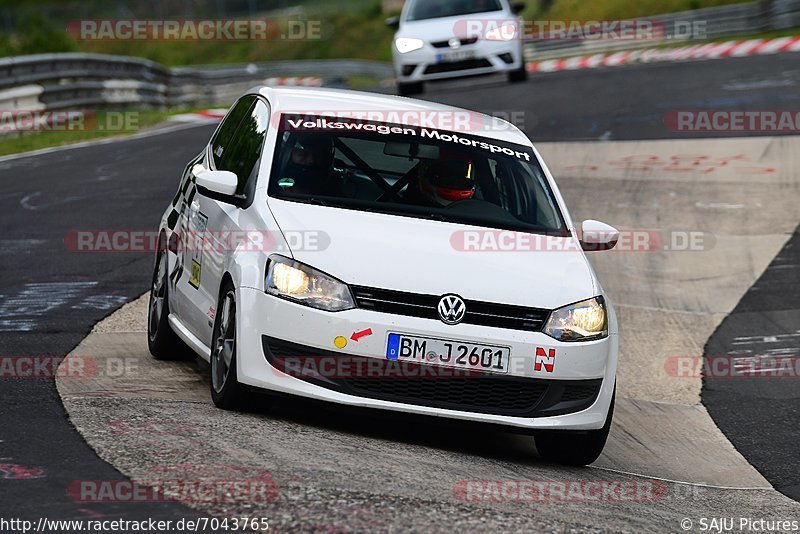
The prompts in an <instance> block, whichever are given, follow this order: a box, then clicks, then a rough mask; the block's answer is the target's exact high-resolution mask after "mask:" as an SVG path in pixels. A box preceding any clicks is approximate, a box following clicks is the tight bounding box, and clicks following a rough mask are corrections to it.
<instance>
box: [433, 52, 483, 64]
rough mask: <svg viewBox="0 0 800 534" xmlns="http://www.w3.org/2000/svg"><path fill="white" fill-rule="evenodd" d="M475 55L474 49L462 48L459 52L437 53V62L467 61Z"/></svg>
mask: <svg viewBox="0 0 800 534" xmlns="http://www.w3.org/2000/svg"><path fill="white" fill-rule="evenodd" d="M474 57H475V52H473V51H472V50H460V51H458V52H448V53H446V54H436V62H437V63H452V62H453V61H465V60H467V59H472V58H474Z"/></svg>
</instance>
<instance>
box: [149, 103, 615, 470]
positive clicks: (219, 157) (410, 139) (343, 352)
mask: <svg viewBox="0 0 800 534" xmlns="http://www.w3.org/2000/svg"><path fill="white" fill-rule="evenodd" d="M298 110H304V111H302V112H299V111H298ZM308 110H318V112H317V111H308ZM322 110H325V111H324V112H323V111H322ZM335 110H342V112H343V113H342V114H341V115H347V116H334V115H335V113H334V112H335ZM386 110H391V112H389V115H385V114H386V113H387V111H386ZM345 111H346V113H344V112H345ZM467 113H468V114H469V117H470V120H469V121H465V122H463V123H461V127H460V128H458V129H455V128H453V129H447V128H438V127H437V128H434V127H430V126H429V125H423V124H420V123H419V121H417V120H416V119H413V117H417V118H418V117H420V114H424V115H425V116H426V117H428V118H430V117H431V116H439V117H445V116H452V115H453V114H461V116H463V114H467ZM431 114H433V115H431ZM377 116H383V117H386V118H387V120H384V121H376V120H374V119H375V117H377ZM363 117H370V118H369V120H367V119H366V118H363ZM159 235H160V238H159V249H158V253H157V255H156V261H155V269H154V275H153V286H152V292H151V297H150V305H149V318H148V319H149V320H148V339H149V347H150V351H151V353H152V354H153V355H154V356H155V357H156V358H159V359H171V358H179V357H181V356H182V355H185V354H186V353H187V352H188V351H186V347H187V346H188V348H190V349H191V350H192V351H194V352H195V353H197V354H199V355H200V356H201V357H202V358H204V359H206V360H208V361H209V362H210V368H211V396H212V399H213V401H214V403H215V404H216V405H217V406H219V407H221V408H225V409H232V408H236V407H241V406H242V405H243V404H242V403H245V402H266V401H267V400H268V397H269V396H256V397H253V396H252V395H249V394H248V393H249V392H251V391H253V390H262V391H269V392H273V393H275V392H281V393H289V394H294V395H300V396H304V397H310V398H313V399H319V400H323V401H328V402H333V403H339V404H344V405H352V406H360V407H369V408H380V409H384V410H394V411H398V412H406V413H412V414H421V415H428V416H438V417H445V418H450V419H459V420H466V421H474V422H482V423H491V424H497V425H504V426H505V427H510V428H514V429H517V430H521V431H523V432H525V433H532V434H533V435H534V436H535V439H536V445H537V449H538V451H539V454H540V455H541V456H542V457H544V458H546V459H549V460H553V461H558V462H563V463H568V464H576V465H583V464H588V463H591V462H593V461H594V460H595V459H596V458H597V457H598V455H599V454H600V452H601V451H602V449H603V446H604V444H605V441H606V437H607V435H608V431H609V427H610V424H611V418H612V413H613V399H614V391H615V374H616V368H617V345H618V335H617V321H616V316H615V314H614V310H613V308H612V306H611V304H610V302H609V300H608V299H607V298H606V297H605V296H604V295H603V290H602V289H601V287H600V284H599V282H598V280H597V278H596V276H595V274H594V272H593V270H592V268H591V266H590V265H589V262H588V261H587V258H586V255H585V252H584V250H588V249H592V250H605V249H609V248H611V247H613V246H614V245H615V243H616V241H617V239H618V233H617V232H616V230H614V229H613V228H611V227H610V226H607V225H604V224H602V223H599V222H597V221H585V222H584V223H583V224H582V227H581V229H580V230H578V229H576V227H575V225H574V224H573V222H572V220H571V219H570V216H569V213H568V212H567V209H566V207H565V205H564V201H563V199H562V197H561V195H560V193H559V191H558V188H557V187H556V183H555V181H554V179H553V177H552V176H551V174H550V172H549V171H548V169H547V167H546V166H545V164H544V163H543V162H542V160H541V158H540V156H539V154H538V152H537V151H536V150H535V148H534V147H533V145H532V144H531V142H530V141H529V140H528V138H527V137H526V136H525V135H524V134H523V133H522V132H521V131H519V130H518V129H517V128H515V127H513V126H512V125H510V124H508V123H506V122H503V121H500V120H499V119H495V118H491V117H488V116H484V115H480V114H475V113H470V112H465V111H464V110H458V109H456V108H450V107H447V106H441V105H437V104H431V103H428V102H421V101H415V100H411V99H405V98H400V97H393V96H383V95H373V94H368V93H357V92H349V91H337V90H327V89H302V88H295V89H289V88H281V89H277V88H267V87H264V88H256V89H254V90H252V91H250V92H248V93H247V94H245V95H244V96H242V97H241V98H240V99H239V100H238V101H237V102H236V103H235V104H234V105H233V107H232V108H231V110H230V111H229V112H228V114H227V115H226V116H225V118H224V119H223V121H222V122H221V124H220V125H219V127H218V128H217V130H216V132H215V133H214V135H213V137H212V138H211V140H210V142H209V143H208V145H207V146H206V147H205V148H204V149H203V151H202V153H201V154H200V155H199V156H197V157H196V158H195V159H194V160H193V161H191V162H190V163H189V165H188V166H187V167H186V170H185V172H184V174H183V178H182V180H181V182H180V187H179V190H178V193H177V194H176V196H175V198H174V200H173V202H172V204H171V205H170V206H169V208H168V209H167V211H166V212H165V213H164V216H163V218H162V220H161V225H160V234H159ZM192 356H193V354H192Z"/></svg>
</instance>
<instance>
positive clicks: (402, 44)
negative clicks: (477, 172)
mask: <svg viewBox="0 0 800 534" xmlns="http://www.w3.org/2000/svg"><path fill="white" fill-rule="evenodd" d="M424 45H425V41H423V40H422V39H411V38H409V37H401V38H399V39H398V40H396V41H395V42H394V46H396V47H397V51H398V52H400V53H401V54H407V53H408V52H413V51H414V50H419V49H420V48H422V47H423V46H424Z"/></svg>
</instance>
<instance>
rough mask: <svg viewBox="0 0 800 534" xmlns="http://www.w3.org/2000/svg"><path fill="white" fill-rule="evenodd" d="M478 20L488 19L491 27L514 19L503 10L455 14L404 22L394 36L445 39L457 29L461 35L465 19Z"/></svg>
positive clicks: (427, 39) (464, 28) (465, 26)
mask: <svg viewBox="0 0 800 534" xmlns="http://www.w3.org/2000/svg"><path fill="white" fill-rule="evenodd" d="M478 20H484V21H489V22H491V23H492V24H493V26H491V27H494V26H497V25H500V24H501V23H502V22H505V21H507V20H508V21H514V20H516V19H515V18H512V17H509V16H508V14H507V13H505V12H504V11H493V12H489V13H476V14H473V15H457V16H455V17H443V18H438V19H425V20H415V21H411V22H404V23H403V25H402V26H401V27H400V30H399V31H398V32H397V35H396V36H395V37H416V38H419V39H424V40H425V41H427V42H429V43H430V42H433V41H446V40H448V39H450V38H451V37H456V33H457V32H456V30H457V29H458V33H459V36H462V35H463V34H464V32H465V31H466V29H467V25H466V24H467V21H478ZM491 27H490V28H491Z"/></svg>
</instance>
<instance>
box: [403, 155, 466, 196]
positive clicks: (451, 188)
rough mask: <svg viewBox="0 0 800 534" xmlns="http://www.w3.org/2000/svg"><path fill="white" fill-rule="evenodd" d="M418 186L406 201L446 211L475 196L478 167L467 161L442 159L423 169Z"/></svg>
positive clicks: (413, 188) (421, 169)
mask: <svg viewBox="0 0 800 534" xmlns="http://www.w3.org/2000/svg"><path fill="white" fill-rule="evenodd" d="M415 185H416V186H413V185H412V187H411V188H410V191H409V193H408V194H407V195H406V200H407V201H410V202H413V203H415V204H422V205H429V206H437V207H446V206H449V205H450V204H452V203H453V202H458V201H459V200H467V199H471V198H472V197H473V196H474V195H475V167H474V165H473V164H472V161H470V160H467V159H464V158H448V159H440V160H438V161H436V162H434V163H432V164H430V165H426V166H423V167H421V168H420V171H419V174H418V178H417V181H416V184H415Z"/></svg>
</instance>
